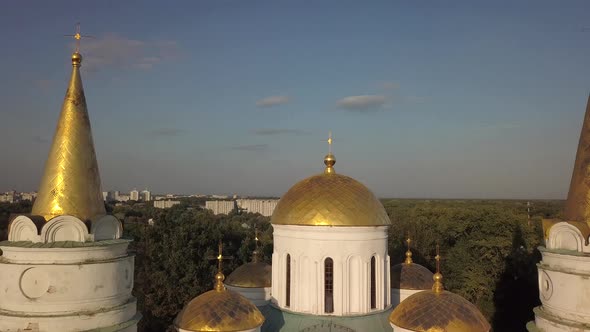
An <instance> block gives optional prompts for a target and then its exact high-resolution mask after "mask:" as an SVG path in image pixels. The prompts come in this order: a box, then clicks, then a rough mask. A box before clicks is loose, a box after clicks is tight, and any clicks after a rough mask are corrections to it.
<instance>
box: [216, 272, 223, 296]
mask: <svg viewBox="0 0 590 332" xmlns="http://www.w3.org/2000/svg"><path fill="white" fill-rule="evenodd" d="M224 280H225V276H224V275H223V273H221V272H217V274H216V275H215V290H216V291H218V292H221V291H224V290H225V286H224V285H223V281H224Z"/></svg>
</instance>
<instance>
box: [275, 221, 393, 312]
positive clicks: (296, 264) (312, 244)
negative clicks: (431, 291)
mask: <svg viewBox="0 0 590 332" xmlns="http://www.w3.org/2000/svg"><path fill="white" fill-rule="evenodd" d="M273 227H274V235H273V236H274V250H273V264H272V269H273V273H272V276H273V282H272V292H271V294H272V301H273V303H275V304H276V305H278V306H279V307H280V308H282V309H285V310H287V311H294V312H301V313H310V314H315V315H359V314H366V313H370V312H373V311H381V310H384V309H386V308H388V307H389V304H390V300H391V299H390V296H391V294H390V291H389V289H390V277H389V273H388V270H389V256H388V255H387V226H378V227H330V226H293V225H273ZM287 255H289V257H290V260H291V274H290V277H291V288H290V303H289V304H288V305H287V292H286V285H287ZM328 257H329V258H331V259H332V260H333V282H334V292H333V302H334V305H333V307H334V308H333V312H332V313H327V312H325V303H324V299H325V296H324V274H325V271H324V266H325V260H326V258H328ZM372 257H375V270H376V273H375V276H376V283H375V300H376V301H375V308H371V291H370V290H371V281H370V280H371V278H370V277H371V258H372Z"/></svg>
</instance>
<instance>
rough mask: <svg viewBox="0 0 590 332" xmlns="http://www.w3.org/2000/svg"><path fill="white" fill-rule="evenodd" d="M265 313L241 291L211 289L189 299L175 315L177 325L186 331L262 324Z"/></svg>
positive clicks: (246, 327) (226, 329)
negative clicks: (239, 292) (241, 293)
mask: <svg viewBox="0 0 590 332" xmlns="http://www.w3.org/2000/svg"><path fill="white" fill-rule="evenodd" d="M262 323H264V316H262V313H260V311H259V310H258V308H256V306H255V305H254V304H253V303H252V302H250V301H248V299H246V298H245V297H243V296H242V295H240V294H238V293H236V292H233V291H230V290H227V289H222V290H217V289H214V290H210V291H208V292H206V293H203V294H201V295H199V296H197V297H196V298H194V299H193V300H192V301H190V302H189V303H188V304H187V305H186V306H185V307H184V309H182V311H181V312H180V313H179V314H178V316H176V319H175V320H174V326H176V327H177V328H181V329H183V330H187V331H199V332H200V331H228V332H229V331H243V330H251V329H254V328H256V327H259V326H261V325H262Z"/></svg>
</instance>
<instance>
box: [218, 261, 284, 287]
mask: <svg viewBox="0 0 590 332" xmlns="http://www.w3.org/2000/svg"><path fill="white" fill-rule="evenodd" d="M271 282H272V267H271V266H270V265H268V264H266V263H263V262H250V263H246V264H244V265H241V266H240V267H238V268H237V269H235V270H234V272H232V273H231V274H230V275H229V276H228V277H227V279H225V284H226V285H229V286H234V287H244V288H264V287H270V286H271Z"/></svg>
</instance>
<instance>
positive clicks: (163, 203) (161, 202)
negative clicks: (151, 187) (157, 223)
mask: <svg viewBox="0 0 590 332" xmlns="http://www.w3.org/2000/svg"><path fill="white" fill-rule="evenodd" d="M177 204H180V201H164V200H158V201H154V207H155V208H157V209H168V208H171V207H173V206H174V205H177Z"/></svg>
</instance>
